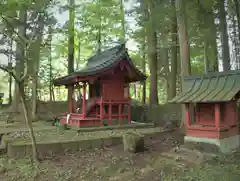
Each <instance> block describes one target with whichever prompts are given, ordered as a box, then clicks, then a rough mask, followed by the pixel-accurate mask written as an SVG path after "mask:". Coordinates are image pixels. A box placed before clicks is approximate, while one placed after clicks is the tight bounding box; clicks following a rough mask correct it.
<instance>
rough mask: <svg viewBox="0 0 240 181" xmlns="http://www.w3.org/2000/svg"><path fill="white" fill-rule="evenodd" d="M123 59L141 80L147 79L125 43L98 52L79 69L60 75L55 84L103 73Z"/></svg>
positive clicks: (69, 82) (63, 83) (64, 83)
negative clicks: (134, 61) (132, 58)
mask: <svg viewBox="0 0 240 181" xmlns="http://www.w3.org/2000/svg"><path fill="white" fill-rule="evenodd" d="M121 60H126V61H128V63H129V64H130V65H131V67H132V68H133V69H134V71H135V72H136V74H137V76H138V79H139V80H145V79H146V76H145V75H144V74H143V73H142V72H140V71H139V70H138V69H137V68H136V67H135V66H134V64H133V62H132V60H131V58H130V57H129V55H128V52H127V49H126V48H125V44H120V45H118V46H115V47H113V48H110V49H107V50H105V51H103V52H101V53H97V54H96V55H94V56H92V57H91V58H89V59H88V60H87V64H86V66H85V67H84V68H82V69H81V70H79V71H76V72H73V73H72V74H69V75H67V76H64V77H60V78H58V79H55V80H54V81H53V83H54V85H67V84H71V83H72V80H73V79H74V78H75V77H87V76H93V75H96V74H99V73H102V72H104V71H106V70H109V69H111V68H113V67H116V66H117V65H118V64H119V62H120V61H121Z"/></svg>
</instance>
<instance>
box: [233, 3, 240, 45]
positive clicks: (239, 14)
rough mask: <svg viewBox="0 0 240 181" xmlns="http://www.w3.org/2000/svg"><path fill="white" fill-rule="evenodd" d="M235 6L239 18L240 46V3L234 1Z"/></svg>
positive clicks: (239, 37)
mask: <svg viewBox="0 0 240 181" xmlns="http://www.w3.org/2000/svg"><path fill="white" fill-rule="evenodd" d="M234 4H235V11H236V16H237V25H238V42H239V44H240V8H239V6H240V1H239V0H234ZM239 46H240V45H239Z"/></svg>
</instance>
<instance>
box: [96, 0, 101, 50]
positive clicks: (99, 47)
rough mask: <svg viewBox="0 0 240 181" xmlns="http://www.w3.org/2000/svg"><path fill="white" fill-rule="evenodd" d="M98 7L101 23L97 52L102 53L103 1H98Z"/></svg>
mask: <svg viewBox="0 0 240 181" xmlns="http://www.w3.org/2000/svg"><path fill="white" fill-rule="evenodd" d="M98 6H99V11H98V17H99V22H98V34H97V52H98V53H100V52H101V51H102V11H101V8H102V7H101V0H98Z"/></svg>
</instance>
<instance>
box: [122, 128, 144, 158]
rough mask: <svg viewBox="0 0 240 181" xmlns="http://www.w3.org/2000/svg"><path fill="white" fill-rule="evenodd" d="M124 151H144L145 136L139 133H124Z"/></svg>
mask: <svg viewBox="0 0 240 181" xmlns="http://www.w3.org/2000/svg"><path fill="white" fill-rule="evenodd" d="M123 146H124V151H127V152H131V153H136V152H141V151H144V137H143V136H142V135H140V134H137V133H133V132H131V133H126V134H124V135H123Z"/></svg>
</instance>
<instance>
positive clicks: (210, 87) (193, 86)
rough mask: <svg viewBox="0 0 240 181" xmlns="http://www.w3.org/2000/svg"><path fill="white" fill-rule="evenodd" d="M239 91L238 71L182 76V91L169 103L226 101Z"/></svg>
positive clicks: (239, 74)
mask: <svg viewBox="0 0 240 181" xmlns="http://www.w3.org/2000/svg"><path fill="white" fill-rule="evenodd" d="M239 91H240V71H228V72H215V73H209V74H207V75H202V76H187V77H184V83H183V91H182V92H181V93H180V94H179V95H177V96H176V97H175V98H173V99H172V100H170V101H169V103H207V102H212V103H214V102H228V101H231V100H233V99H234V98H235V97H236V95H237V94H238V92H239Z"/></svg>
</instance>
